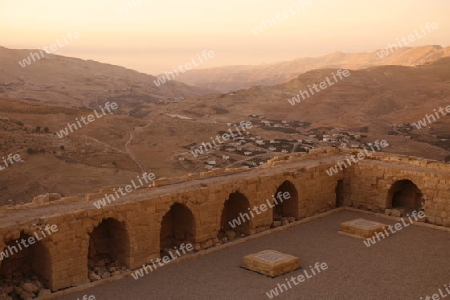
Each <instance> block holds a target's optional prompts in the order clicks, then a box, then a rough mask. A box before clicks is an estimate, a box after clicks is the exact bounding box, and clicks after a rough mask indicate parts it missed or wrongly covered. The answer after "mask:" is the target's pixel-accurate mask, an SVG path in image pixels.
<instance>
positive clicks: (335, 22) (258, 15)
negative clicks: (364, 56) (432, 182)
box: [0, 0, 450, 74]
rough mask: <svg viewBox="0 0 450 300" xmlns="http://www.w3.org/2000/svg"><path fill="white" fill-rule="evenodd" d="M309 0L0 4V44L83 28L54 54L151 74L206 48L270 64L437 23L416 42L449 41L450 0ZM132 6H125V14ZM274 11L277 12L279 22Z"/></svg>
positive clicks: (236, 60)
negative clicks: (77, 36)
mask: <svg viewBox="0 0 450 300" xmlns="http://www.w3.org/2000/svg"><path fill="white" fill-rule="evenodd" d="M133 2H134V3H135V6H133V4H132V3H133ZM310 3H311V5H309V6H308V4H307V1H306V0H276V1H274V0H227V1H212V0H165V1H156V0H130V1H127V0H89V1H88V0H77V1H61V0H40V1H36V0H0V36H1V40H0V45H2V46H5V47H8V48H38V47H41V48H42V47H43V46H49V45H50V44H52V43H55V42H56V40H57V39H60V40H61V41H62V38H63V36H65V35H67V33H68V32H69V31H72V32H75V31H77V32H79V34H80V38H79V39H76V40H74V41H72V42H70V43H69V44H68V45H67V46H65V47H63V48H61V49H58V51H56V52H55V53H56V54H62V55H68V56H75V57H80V58H84V59H94V60H98V61H100V62H107V63H112V64H117V65H122V66H125V67H129V68H132V69H135V70H138V71H142V72H146V73H151V74H157V73H161V72H164V71H170V70H171V69H172V66H173V65H178V64H185V63H186V62H189V61H190V60H191V58H193V57H196V56H197V53H201V52H202V51H203V50H213V51H214V52H215V54H216V56H215V57H214V58H212V59H210V60H209V61H208V62H206V63H204V64H202V65H200V66H199V68H206V67H214V66H223V65H230V64H235V65H236V64H260V63H269V62H276V61H281V60H289V59H293V58H297V57H304V56H320V55H323V54H328V53H331V52H334V51H343V52H359V51H374V50H376V49H379V48H382V47H386V45H387V44H388V43H395V42H396V39H397V38H401V37H402V36H407V35H409V34H412V33H413V32H414V30H416V29H417V30H420V27H421V26H425V24H426V23H427V22H430V23H433V22H436V23H438V25H439V29H438V30H436V31H432V32H431V33H429V34H428V35H426V36H424V37H423V38H421V39H419V40H417V41H415V42H413V43H411V46H421V45H430V44H433V45H436V44H438V45H443V46H450V18H449V17H448V16H449V13H450V1H448V0H377V1H374V0H310ZM130 4H131V7H133V8H131V9H130V6H129V5H130ZM136 6H137V7H136ZM302 6H303V7H302ZM126 7H128V12H125V11H124V9H125V8H126ZM297 7H298V8H300V9H297ZM121 8H122V11H121V13H119V12H118V10H120V9H121ZM289 10H290V12H289ZM284 11H286V14H285V17H283V15H282V14H283V12H284ZM276 14H280V15H279V18H280V19H282V20H281V21H280V20H278V19H277V16H276ZM272 16H273V18H274V19H275V21H276V24H273V26H270V25H266V26H267V27H268V28H267V29H266V28H264V30H263V31H262V32H260V33H259V34H254V33H253V32H252V30H251V29H254V28H255V27H256V26H258V25H260V24H261V22H262V21H263V20H271V19H272ZM272 22H273V21H272ZM267 24H268V23H267Z"/></svg>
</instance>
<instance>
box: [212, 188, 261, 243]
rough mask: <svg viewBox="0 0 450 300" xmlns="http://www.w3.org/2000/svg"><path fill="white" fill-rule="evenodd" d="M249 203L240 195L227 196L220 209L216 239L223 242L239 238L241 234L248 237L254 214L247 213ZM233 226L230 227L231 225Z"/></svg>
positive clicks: (237, 193) (236, 193)
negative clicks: (225, 239)
mask: <svg viewBox="0 0 450 300" xmlns="http://www.w3.org/2000/svg"><path fill="white" fill-rule="evenodd" d="M249 208H250V202H249V201H248V199H247V197H246V196H245V195H244V194H242V193H240V192H234V193H231V194H230V195H229V196H228V199H227V200H226V201H225V202H224V204H223V207H222V214H221V217H220V230H219V232H218V235H217V237H218V238H219V239H220V240H222V241H223V238H225V237H226V238H227V240H231V239H234V238H236V237H240V236H241V234H244V235H249V234H250V228H252V224H253V222H252V219H253V216H254V215H255V213H253V216H252V214H251V213H250V211H249ZM230 223H231V224H233V225H231V224H230Z"/></svg>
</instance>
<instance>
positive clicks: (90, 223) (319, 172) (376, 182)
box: [0, 150, 450, 291]
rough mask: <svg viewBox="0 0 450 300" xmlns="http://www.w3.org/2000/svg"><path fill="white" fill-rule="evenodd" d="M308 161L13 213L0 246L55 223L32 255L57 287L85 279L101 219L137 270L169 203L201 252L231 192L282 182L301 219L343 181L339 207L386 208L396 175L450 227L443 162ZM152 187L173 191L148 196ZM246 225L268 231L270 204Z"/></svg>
mask: <svg viewBox="0 0 450 300" xmlns="http://www.w3.org/2000/svg"><path fill="white" fill-rule="evenodd" d="M307 158H308V156H307V157H306V159H305V157H304V156H302V158H301V159H300V158H299V159H298V160H295V159H289V158H286V157H285V158H283V159H276V160H273V161H272V165H271V166H270V167H266V168H261V169H260V168H257V169H255V170H252V171H248V172H245V173H239V174H234V175H233V174H229V175H226V176H225V175H223V178H222V177H214V178H212V179H211V178H210V179H208V178H206V179H201V178H200V179H197V180H196V181H195V182H194V181H193V182H194V183H195V184H196V185H195V186H193V187H190V188H184V189H176V186H175V185H174V187H173V191H172V186H171V185H168V186H164V187H152V188H149V189H148V190H144V191H141V192H136V195H134V196H133V197H130V198H129V199H124V200H123V201H120V202H117V203H113V204H110V205H107V206H105V207H104V208H102V209H97V208H95V207H94V206H93V205H92V201H78V202H73V203H64V204H61V205H59V206H58V205H55V206H44V207H37V208H33V209H29V210H25V211H23V210H22V211H17V212H13V213H10V214H8V215H4V216H3V218H2V219H1V220H0V250H4V249H5V247H6V244H7V243H8V242H10V241H14V240H15V239H18V238H19V236H20V234H21V233H25V234H28V235H32V234H33V232H35V231H36V230H38V229H39V228H41V227H42V226H44V225H45V224H49V225H52V224H56V225H57V226H58V232H56V233H54V234H52V235H51V236H49V237H47V238H46V239H44V240H42V241H40V242H39V243H40V245H41V246H40V248H39V249H40V250H39V251H35V252H32V253H37V254H35V255H38V256H39V259H40V260H43V261H41V262H40V264H39V266H38V267H37V269H36V273H39V276H41V277H42V281H43V282H44V283H45V284H46V285H47V286H48V287H49V288H50V289H51V290H53V291H56V290H60V289H63V288H67V287H71V286H76V285H80V284H84V283H87V282H89V275H88V274H89V270H88V265H89V263H90V262H89V261H88V254H89V244H90V239H91V235H92V232H93V231H94V229H95V228H96V227H97V226H99V224H101V223H102V222H104V221H105V220H107V219H112V220H113V221H114V222H115V223H114V224H115V225H114V226H115V227H114V228H120V231H121V234H122V236H121V238H120V243H121V246H120V247H121V250H120V251H115V256H117V257H118V259H119V260H120V261H121V262H122V263H124V264H125V266H126V267H127V268H128V269H136V268H139V267H141V266H142V265H143V264H145V263H148V262H150V260H151V259H156V258H157V257H159V256H160V251H161V249H160V232H161V223H162V220H163V217H164V216H165V215H166V214H167V213H168V212H169V211H170V209H171V207H172V205H174V204H175V203H179V204H182V205H184V206H185V207H186V208H187V209H188V210H189V211H190V212H191V213H192V216H193V219H194V223H195V229H194V236H193V243H194V248H195V249H196V250H201V249H206V248H209V247H213V246H215V245H217V244H218V243H219V242H220V240H219V239H218V232H219V231H220V229H221V216H222V211H223V208H224V204H225V202H226V201H227V199H228V198H229V197H230V195H231V194H233V193H239V194H241V195H243V196H245V199H246V200H247V201H248V207H250V208H251V207H254V206H260V205H262V204H264V203H266V201H267V200H266V199H269V201H270V203H273V202H272V195H274V194H275V193H276V191H277V189H278V188H279V187H280V186H281V185H282V184H283V183H284V182H286V181H287V182H290V183H291V184H292V185H293V186H295V191H294V192H295V193H297V196H298V205H297V207H298V217H299V218H305V217H308V216H312V215H314V214H317V213H320V212H324V211H327V210H330V209H333V208H334V207H336V187H337V186H338V182H339V181H342V180H343V195H344V205H346V206H352V207H357V208H364V209H370V210H374V211H380V212H381V211H384V209H385V208H387V207H388V203H387V201H386V197H387V193H388V190H389V188H390V187H391V186H392V185H393V184H394V183H395V182H396V181H398V180H402V179H409V180H411V181H412V182H414V183H415V184H416V185H417V186H418V188H419V189H420V190H421V192H422V193H423V197H424V199H425V203H424V207H423V208H424V210H425V213H426V215H427V218H428V219H427V220H428V222H430V223H433V224H437V225H444V226H450V190H449V186H450V168H449V167H448V166H445V165H444V164H436V163H434V162H428V161H419V160H417V159H404V158H399V159H398V160H396V161H392V160H391V158H388V157H387V156H383V155H378V156H373V157H371V158H367V159H366V160H364V161H360V162H359V163H357V164H355V165H353V166H351V167H350V168H347V169H344V170H342V171H340V172H338V173H337V174H335V175H333V176H329V175H328V174H327V173H326V170H327V169H328V168H330V167H332V166H334V164H335V163H336V161H337V160H338V159H341V158H342V154H341V153H338V152H337V151H336V150H326V151H323V152H321V153H318V152H316V153H313V154H312V155H311V156H309V158H311V159H310V160H308V159H307ZM197 181H198V184H197ZM194 183H192V184H194ZM158 189H163V190H164V189H166V190H167V191H172V192H166V193H160V195H157V194H152V191H156V192H157V191H158ZM246 205H247V204H246ZM187 217H189V216H187ZM248 225H249V228H250V234H254V233H257V232H261V231H264V230H268V229H270V228H271V226H272V225H273V215H272V209H267V210H266V211H265V212H262V213H261V214H255V216H254V218H252V219H251V220H249V221H248ZM111 234H114V232H112V233H111ZM34 246H35V245H33V246H31V247H34ZM31 247H30V248H31ZM42 249H44V251H43V250H42ZM116 252H117V253H116ZM6 259H8V258H6ZM32 259H37V258H36V257H33V258H32ZM2 263H3V261H0V267H1V265H2Z"/></svg>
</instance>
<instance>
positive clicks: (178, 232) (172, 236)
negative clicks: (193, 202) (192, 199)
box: [160, 203, 196, 256]
mask: <svg viewBox="0 0 450 300" xmlns="http://www.w3.org/2000/svg"><path fill="white" fill-rule="evenodd" d="M195 242H196V223H195V217H194V214H193V213H192V211H191V210H190V209H189V208H188V207H187V206H186V205H184V204H181V203H175V204H173V205H172V206H171V207H170V209H169V211H168V212H167V213H166V214H165V215H164V217H163V218H162V221H161V230H160V252H161V256H166V255H167V254H168V252H169V250H170V249H175V247H178V246H180V245H181V244H183V243H184V244H185V245H186V244H188V243H190V244H192V245H194V244H195Z"/></svg>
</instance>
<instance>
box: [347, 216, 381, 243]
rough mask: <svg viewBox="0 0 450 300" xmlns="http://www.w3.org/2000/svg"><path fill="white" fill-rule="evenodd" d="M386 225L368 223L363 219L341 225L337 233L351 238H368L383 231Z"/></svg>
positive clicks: (373, 222)
mask: <svg viewBox="0 0 450 300" xmlns="http://www.w3.org/2000/svg"><path fill="white" fill-rule="evenodd" d="M387 227H388V225H386V224H383V223H379V222H375V221H369V220H366V219H363V218H359V219H355V220H351V221H347V222H343V223H341V226H340V231H339V233H343V234H346V235H349V236H352V237H358V238H364V239H366V238H370V237H372V236H373V235H374V234H375V233H377V232H382V231H384V230H385V229H386V228H387Z"/></svg>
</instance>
